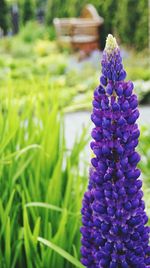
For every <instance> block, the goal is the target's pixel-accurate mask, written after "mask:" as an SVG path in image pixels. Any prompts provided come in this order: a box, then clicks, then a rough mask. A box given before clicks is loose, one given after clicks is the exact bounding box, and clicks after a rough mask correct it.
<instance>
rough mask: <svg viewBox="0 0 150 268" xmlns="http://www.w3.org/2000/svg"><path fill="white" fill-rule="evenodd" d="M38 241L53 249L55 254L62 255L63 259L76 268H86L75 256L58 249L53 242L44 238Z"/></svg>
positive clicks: (39, 238)
mask: <svg viewBox="0 0 150 268" xmlns="http://www.w3.org/2000/svg"><path fill="white" fill-rule="evenodd" d="M38 241H39V242H41V243H42V244H44V245H45V246H47V247H49V248H51V249H53V250H54V251H55V252H57V253H58V254H59V255H61V256H62V257H63V258H65V259H66V260H67V261H69V262H70V263H72V264H73V265H75V267H78V268H84V266H83V265H82V264H81V263H80V262H79V261H78V260H77V259H76V258H74V257H73V256H71V255H70V254H69V253H68V252H66V251H65V250H63V249H62V248H60V247H58V246H57V245H55V244H53V243H52V242H50V241H48V240H46V239H44V238H42V237H38Z"/></svg>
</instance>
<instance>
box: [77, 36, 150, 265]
mask: <svg viewBox="0 0 150 268" xmlns="http://www.w3.org/2000/svg"><path fill="white" fill-rule="evenodd" d="M101 63H102V75H101V77H100V85H99V86H98V87H97V88H96V90H95V91H94V100H93V113H92V115H91V119H92V121H93V123H94V124H95V127H94V128H93V130H92V138H93V141H92V142H91V149H92V151H93V153H94V158H92V159H91V168H90V179H89V185H88V190H87V192H86V193H85V194H84V198H83V206H82V210H81V211H82V224H83V226H82V227H81V233H82V240H81V242H82V247H81V255H82V259H81V262H82V264H83V265H84V266H85V267H88V268H103V267H104V268H105V267H106V268H107V267H108V268H144V267H150V266H149V265H150V246H149V227H148V226H145V225H146V223H147V222H148V217H147V215H146V213H145V204H144V201H143V199H142V197H143V192H142V190H141V187H142V182H141V180H140V178H139V177H140V170H139V169H138V168H137V164H138V162H139V160H140V156H139V154H138V153H137V152H136V151H135V147H136V146H137V144H138V138H139V135H140V131H139V129H138V125H137V123H136V120H137V118H138V117H139V111H138V108H137V106H138V101H137V96H136V95H135V94H134V93H133V83H132V82H131V81H128V82H126V81H124V79H125V78H126V72H125V70H124V69H123V65H122V59H121V56H120V50H119V47H118V45H117V42H116V39H115V38H114V37H113V36H112V35H108V38H107V40H106V47H105V50H104V52H103V58H102V62H101Z"/></svg>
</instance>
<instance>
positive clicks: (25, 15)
mask: <svg viewBox="0 0 150 268" xmlns="http://www.w3.org/2000/svg"><path fill="white" fill-rule="evenodd" d="M34 15H35V6H34V2H33V0H24V2H23V4H22V21H23V23H24V24H25V23H26V22H27V21H29V20H32V19H33V18H34Z"/></svg>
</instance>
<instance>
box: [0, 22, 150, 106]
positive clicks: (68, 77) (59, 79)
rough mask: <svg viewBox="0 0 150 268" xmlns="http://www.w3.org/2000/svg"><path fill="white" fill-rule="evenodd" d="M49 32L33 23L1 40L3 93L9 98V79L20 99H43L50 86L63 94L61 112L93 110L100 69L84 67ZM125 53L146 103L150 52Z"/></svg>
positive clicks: (85, 64)
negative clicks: (12, 35) (33, 97)
mask: <svg viewBox="0 0 150 268" xmlns="http://www.w3.org/2000/svg"><path fill="white" fill-rule="evenodd" d="M33 29H34V31H33ZM49 31H50V30H49V29H48V28H44V26H43V25H39V24H37V23H35V22H29V23H27V25H26V26H25V27H24V28H23V29H22V31H21V32H20V34H19V35H17V36H15V37H7V38H5V39H2V40H0V87H1V92H0V94H1V95H3V96H4V97H5V90H6V87H7V82H8V80H10V81H11V83H12V86H13V91H14V93H15V97H16V98H17V99H20V97H23V98H28V95H29V93H32V94H35V95H36V96H38V97H39V98H41V99H43V88H44V87H45V86H48V87H49V89H50V88H51V87H53V88H54V89H55V91H56V92H58V91H59V108H60V109H62V108H66V107H67V108H68V106H69V109H70V110H73V109H75V110H78V109H80V110H81V109H89V108H90V105H91V96H92V92H93V89H94V88H95V87H96V86H97V85H98V83H99V81H98V77H99V75H100V66H99V68H98V69H97V68H96V67H93V64H92V63H91V62H87V61H86V62H83V64H82V67H81V66H80V64H79V62H78V61H77V58H75V57H74V58H73V57H72V55H71V54H70V52H69V50H68V51H67V50H64V51H60V49H59V48H58V47H57V44H56V42H55V41H51V40H50V39H49V37H50V33H49ZM31 32H32V35H31ZM122 52H123V62H124V65H125V69H126V71H127V74H128V76H127V79H130V80H133V81H136V80H141V82H140V85H139V86H138V89H136V88H135V90H137V93H138V95H139V100H140V101H142V100H144V102H145V101H147V99H148V98H147V94H150V86H149V84H148V86H147V87H146V90H145V83H144V81H150V70H149V61H148V52H147V51H144V52H141V53H138V54H137V53H135V51H127V50H125V49H124V48H122ZM74 59H75V61H74ZM74 64H75V65H76V66H75V68H73V65H74ZM78 65H79V66H78ZM77 66H78V67H77ZM78 95H79V97H76V96H78ZM145 96H146V98H145ZM19 101H20V100H19Z"/></svg>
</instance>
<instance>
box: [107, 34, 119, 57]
mask: <svg viewBox="0 0 150 268" xmlns="http://www.w3.org/2000/svg"><path fill="white" fill-rule="evenodd" d="M116 48H118V44H117V41H116V38H115V37H113V35H112V34H108V36H107V38H106V45H105V51H106V52H107V53H108V54H110V53H112V51H113V50H114V49H116Z"/></svg>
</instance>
